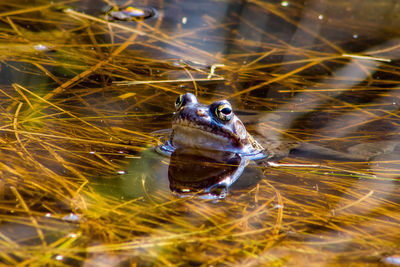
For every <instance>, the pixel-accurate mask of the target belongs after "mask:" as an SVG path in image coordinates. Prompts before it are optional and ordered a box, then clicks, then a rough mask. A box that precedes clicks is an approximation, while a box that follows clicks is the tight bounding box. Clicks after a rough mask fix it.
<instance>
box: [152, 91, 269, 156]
mask: <svg viewBox="0 0 400 267" xmlns="http://www.w3.org/2000/svg"><path fill="white" fill-rule="evenodd" d="M182 148H185V149H186V148H189V149H195V150H199V151H201V150H206V151H226V152H231V153H237V154H238V155H240V156H241V157H245V158H247V159H249V160H259V159H263V158H266V157H267V155H266V150H265V149H264V147H263V146H262V145H260V143H259V142H258V141H257V140H256V139H254V138H253V136H252V135H251V134H249V133H248V132H247V130H246V127H245V126H244V124H243V122H242V121H241V120H240V119H239V117H238V116H236V115H235V113H234V112H233V109H232V105H231V104H230V103H229V101H227V100H218V101H214V102H213V103H211V104H210V105H205V104H202V103H201V102H200V101H199V100H198V99H197V97H196V96H195V95H194V94H192V93H185V94H182V95H180V96H178V98H177V99H176V101H175V114H174V116H173V118H172V133H171V134H170V136H169V138H168V140H167V141H166V142H165V143H164V144H162V145H160V146H158V147H157V148H156V151H157V152H159V153H161V154H164V155H167V156H170V155H171V154H172V153H173V152H174V151H175V150H176V149H182Z"/></svg>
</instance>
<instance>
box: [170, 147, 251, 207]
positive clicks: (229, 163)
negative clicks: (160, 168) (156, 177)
mask: <svg viewBox="0 0 400 267" xmlns="http://www.w3.org/2000/svg"><path fill="white" fill-rule="evenodd" d="M247 161H248V159H246V158H242V157H241V156H240V155H239V154H236V153H231V152H223V151H207V150H204V151H199V150H194V151H191V150H189V149H188V150H185V149H176V150H175V151H174V152H173V153H172V155H171V160H170V163H169V168H168V179H169V183H170V185H169V186H170V188H171V190H172V191H173V192H175V193H177V194H178V195H180V196H185V195H189V194H190V195H193V194H194V193H197V194H196V195H200V196H201V197H204V198H211V199H213V198H225V197H226V194H227V192H228V188H229V187H230V186H231V185H232V184H233V183H234V182H235V181H236V180H237V179H238V178H239V176H240V175H241V174H242V173H243V169H244V167H245V166H246V165H247Z"/></svg>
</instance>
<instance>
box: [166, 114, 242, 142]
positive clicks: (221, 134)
mask: <svg viewBox="0 0 400 267" xmlns="http://www.w3.org/2000/svg"><path fill="white" fill-rule="evenodd" d="M172 129H173V132H174V133H173V135H175V136H177V135H179V137H180V138H185V139H191V140H196V139H197V141H203V140H202V139H203V138H210V141H214V142H216V143H215V146H218V142H220V143H222V144H230V145H231V146H233V147H241V145H240V138H239V136H237V135H236V134H234V133H232V132H230V131H227V130H226V129H224V128H221V127H220V126H217V125H216V126H214V127H213V126H212V125H211V126H210V124H208V123H207V124H206V123H201V122H200V121H196V122H192V121H189V120H185V119H182V118H178V119H176V120H175V121H174V122H173V123H172ZM201 143H204V142H201Z"/></svg>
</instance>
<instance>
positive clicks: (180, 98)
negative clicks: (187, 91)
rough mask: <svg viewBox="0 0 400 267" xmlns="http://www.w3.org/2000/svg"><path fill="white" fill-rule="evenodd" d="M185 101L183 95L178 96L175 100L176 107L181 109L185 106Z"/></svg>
mask: <svg viewBox="0 0 400 267" xmlns="http://www.w3.org/2000/svg"><path fill="white" fill-rule="evenodd" d="M183 102H184V99H183V95H180V96H178V98H177V99H176V101H175V109H176V110H179V109H180V108H181V107H182V106H183Z"/></svg>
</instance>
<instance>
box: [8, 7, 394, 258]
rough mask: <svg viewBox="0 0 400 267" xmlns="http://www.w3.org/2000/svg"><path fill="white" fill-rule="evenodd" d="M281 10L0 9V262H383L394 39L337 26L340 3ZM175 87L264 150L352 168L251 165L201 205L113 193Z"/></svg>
mask: <svg viewBox="0 0 400 267" xmlns="http://www.w3.org/2000/svg"><path fill="white" fill-rule="evenodd" d="M107 3H108V1H107ZM283 3H284V2H282V3H275V2H264V1H251V2H249V3H248V5H247V6H246V8H247V10H248V12H249V15H247V16H246V14H242V16H239V15H238V14H239V13H238V11H239V10H238V9H236V8H239V3H236V2H233V4H232V5H231V6H230V8H231V9H232V12H231V13H230V14H229V15H228V16H226V17H224V18H223V19H221V18H220V17H218V10H219V9H220V8H223V7H224V6H223V5H224V3H222V2H217V3H212V2H209V3H208V2H207V3H203V4H201V5H204V7H209V8H208V9H206V10H208V11H209V14H202V16H200V17H198V18H197V19H198V20H199V21H198V22H197V23H193V24H188V25H186V24H185V23H183V22H182V21H181V20H179V21H178V20H174V18H173V16H172V15H171V14H175V13H174V11H176V12H177V11H182V10H181V7H178V6H170V4H169V3H164V2H163V1H159V2H151V3H148V2H143V3H142V4H143V5H153V6H155V7H157V8H158V9H160V10H167V11H168V12H171V13H161V14H160V15H159V17H157V18H155V19H152V20H145V21H135V22H126V23H123V22H119V21H114V22H108V21H106V20H104V19H103V16H102V15H101V14H100V11H99V10H92V9H90V10H89V11H90V12H82V10H81V9H84V6H85V2H80V1H65V2H58V3H55V4H49V3H48V2H46V1H36V2H35V6H32V7H26V6H24V5H23V4H22V3H21V4H20V3H18V1H17V2H16V3H2V4H1V5H0V20H1V24H0V51H1V57H0V60H1V63H2V64H1V68H2V73H1V77H0V113H1V115H2V116H1V125H0V158H1V160H0V177H1V179H0V262H1V263H2V264H4V265H17V264H19V265H61V266H64V265H66V266H70V265H71V266H76V265H77V264H83V263H84V262H86V263H87V264H93V265H99V266H101V265H104V266H110V265H133V266H135V265H136V264H137V265H185V266H186V265H204V266H210V265H238V266H239V265H240V266H258V265H259V264H270V265H283V264H290V265H294V264H296V265H299V264H300V265H305V264H318V265H325V264H326V265H328V264H331V265H340V264H344V263H345V264H351V263H356V264H365V263H376V264H379V263H380V262H385V257H386V256H389V255H394V254H396V253H398V251H399V249H400V248H399V240H400V233H399V231H398V225H399V222H400V212H399V210H400V207H399V205H400V204H399V201H400V195H399V190H398V186H399V184H398V183H399V181H398V179H399V176H400V162H399V157H398V156H399V152H400V151H399V150H400V147H398V143H399V141H398V140H399V136H398V133H399V131H398V130H399V128H398V126H399V123H400V120H399V108H398V106H399V103H400V99H399V96H400V95H399V91H398V90H397V89H398V88H397V87H398V84H399V81H400V68H399V65H398V63H397V58H396V55H397V54H398V51H399V48H400V45H399V44H398V40H397V39H396V40H394V39H390V38H388V37H383V36H382V35H381V34H380V32H381V31H382V30H384V31H386V32H390V33H392V34H393V35H395V34H396V33H397V29H398V28H397V27H396V25H391V24H385V25H383V26H382V24H381V23H382V21H379V20H378V19H376V20H373V21H371V20H370V19H369V17H368V16H365V17H364V16H361V15H360V14H359V13H358V12H357V14H358V16H357V20H355V19H354V18H351V17H346V16H345V17H342V16H341V18H340V19H338V18H337V14H338V11H343V10H348V8H350V9H351V10H353V11H354V8H355V6H356V3H352V2H347V1H346V2H343V3H342V2H337V1H332V2H330V1H327V2H324V7H325V9H323V10H324V12H323V13H320V12H321V8H322V7H321V6H310V7H305V6H303V5H302V3H300V2H293V3H292V2H291V3H290V5H289V6H285V4H283ZM65 4H71V5H73V4H75V5H76V6H75V7H78V8H69V7H64V8H56V7H61V6H62V5H65ZM105 4H106V2H104V5H105ZM370 5H371V6H373V5H378V3H374V2H371V3H370ZM211 6H213V7H214V8H210V7H211ZM344 6H346V7H347V8H346V7H344ZM182 8H183V10H185V8H190V5H188V6H186V4H184V6H183V7H182ZM242 8H243V7H242ZM364 8H365V9H366V12H367V14H368V10H370V9H369V8H368V7H364ZM387 8H390V5H389V3H388V7H387ZM343 12H344V11H343ZM346 12H347V11H346ZM354 12H355V11H354ZM177 14H178V13H177ZM318 14H323V18H324V19H321V17H318ZM195 15H198V13H196V11H193V10H191V11H190V13H188V14H187V16H188V19H189V21H190V19H191V17H190V16H193V17H194V16H195ZM267 15H268V16H271V17H272V18H273V19H271V20H270V21H268V23H267V22H266V21H265V20H264V19H263V18H265V17H266V16H267ZM302 19H303V20H302ZM354 21H357V23H353V22H354ZM267 25H268V27H267V28H268V30H265V28H266V26H267ZM350 25H351V26H350ZM316 26H318V27H316ZM241 27H242V28H241ZM365 27H367V28H368V29H366V28H365ZM296 32H297V34H294V33H296ZM355 35H357V38H355V37H354V36H355ZM10 48H12V49H10ZM213 64H217V65H214V66H218V67H217V68H216V69H215V72H214V73H212V72H211V68H212V66H213ZM132 81H133V82H134V84H132V83H131V82H132ZM164 81H168V82H164ZM129 83H131V85H129ZM187 91H191V92H194V93H195V94H196V95H198V96H199V97H200V99H201V100H202V101H203V102H205V103H210V102H211V100H212V99H222V98H226V99H229V100H230V101H231V102H232V103H233V105H234V107H235V108H237V109H246V110H256V111H262V112H261V113H258V114H261V115H260V116H259V117H258V118H257V123H256V124H253V125H250V126H249V129H250V131H252V132H258V133H259V134H260V135H261V136H262V138H265V139H271V140H280V139H291V140H296V141H302V142H308V143H311V144H316V145H318V147H319V149H322V148H329V149H331V150H330V151H332V150H335V151H337V152H338V154H335V155H339V157H340V156H343V155H345V154H346V155H348V154H350V155H351V157H352V158H350V159H347V160H343V159H337V158H336V159H335V157H331V158H329V159H326V160H321V159H319V158H315V157H314V158H313V157H307V156H303V157H300V156H289V157H287V158H285V159H283V160H282V162H281V163H286V164H295V165H297V167H288V166H289V165H286V166H282V167H277V168H273V167H266V166H265V165H259V166H251V168H258V169H259V170H260V171H261V172H262V174H263V179H262V180H261V181H260V182H259V183H258V184H256V185H254V186H253V187H251V188H245V189H239V190H232V191H231V193H230V195H229V196H228V197H227V199H226V200H223V201H220V202H217V203H215V202H213V201H207V200H200V199H196V198H177V197H175V196H173V195H172V194H171V193H170V191H169V189H168V188H167V187H165V188H162V187H157V186H154V188H150V189H145V190H144V192H145V193H144V194H142V195H140V196H136V197H129V196H126V195H125V194H124V193H121V192H122V191H123V190H124V184H119V182H118V181H119V177H118V175H117V173H118V172H119V171H122V170H125V169H126V168H127V166H128V164H129V161H130V159H129V158H127V156H128V157H131V158H132V157H133V158H140V157H141V156H140V153H141V152H142V151H144V150H146V149H148V148H149V147H154V146H155V145H156V144H158V142H159V141H158V138H156V137H155V135H154V134H152V132H153V131H155V130H160V129H166V128H168V127H169V123H170V115H171V113H172V112H173V103H174V101H175V98H176V96H177V95H178V94H181V93H184V92H187ZM318 151H319V152H321V153H322V154H324V153H325V150H318ZM314 152H315V151H314ZM303 165H308V166H309V167H304V166H303ZM320 165H322V166H323V167H320ZM292 166H293V165H292ZM155 168H156V167H154V169H155ZM151 169H153V167H152V166H149V172H150V170H151ZM160 179H164V180H166V179H167V177H161V178H160ZM139 181H140V183H139V184H138V187H143V188H146V186H147V184H146V183H147V181H146V180H144V179H139Z"/></svg>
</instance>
